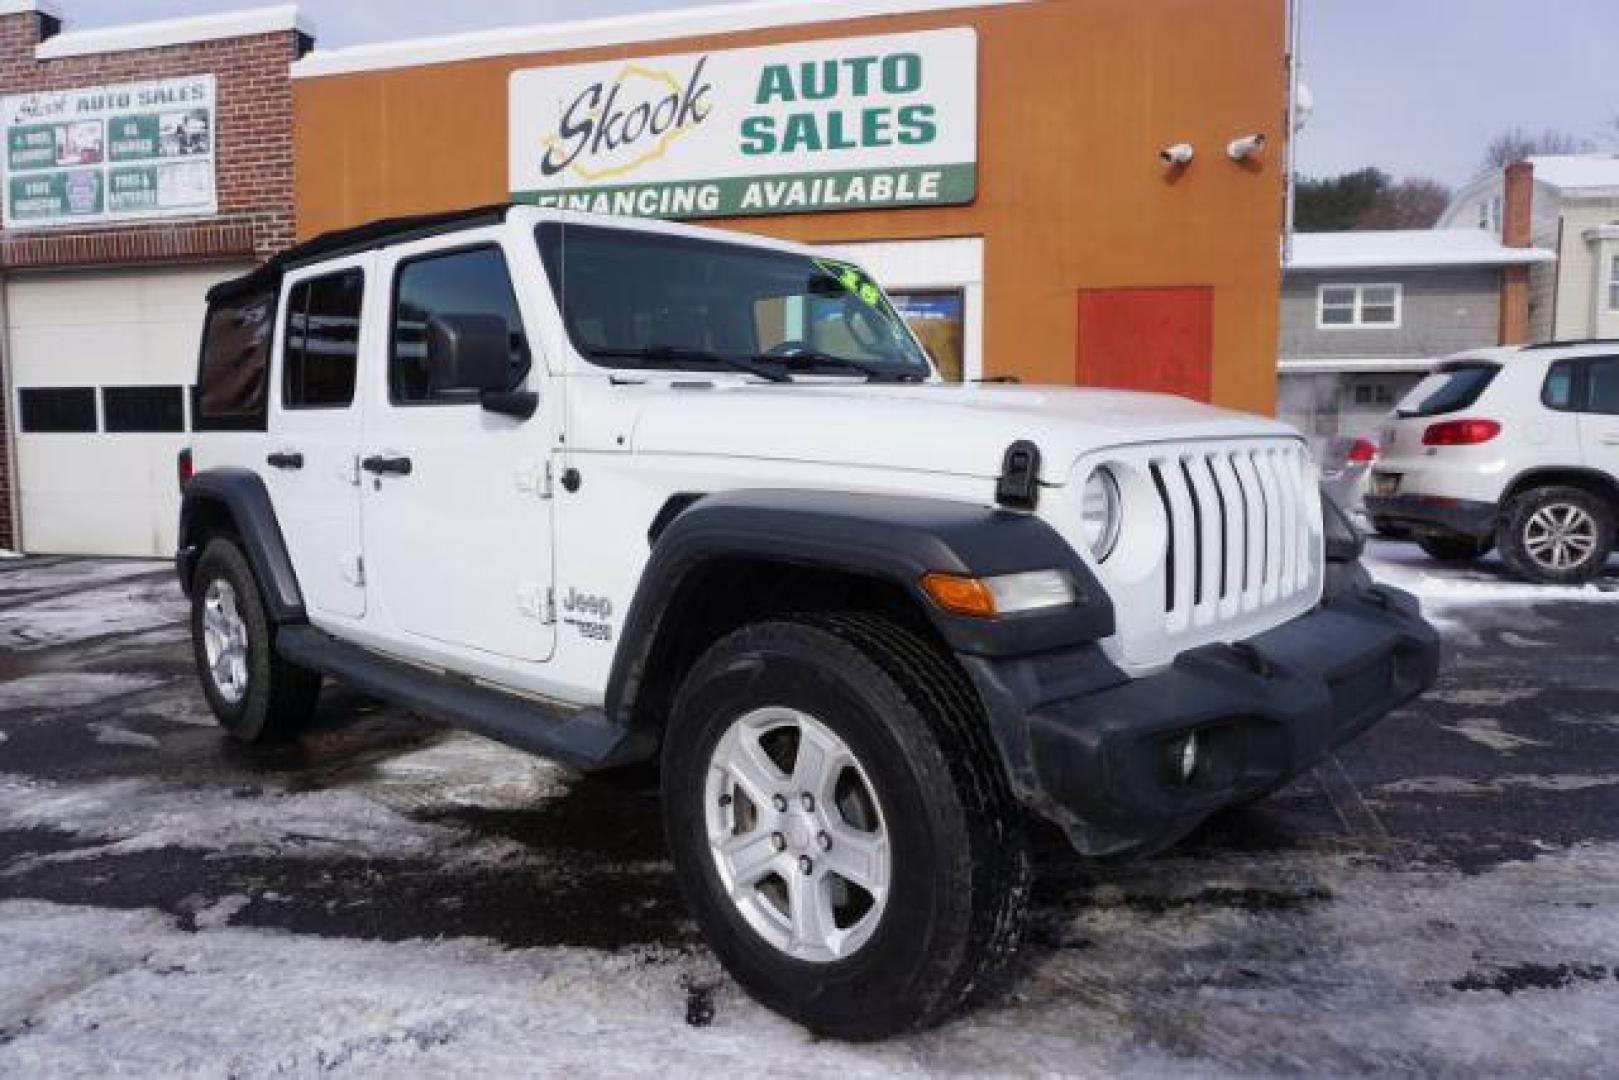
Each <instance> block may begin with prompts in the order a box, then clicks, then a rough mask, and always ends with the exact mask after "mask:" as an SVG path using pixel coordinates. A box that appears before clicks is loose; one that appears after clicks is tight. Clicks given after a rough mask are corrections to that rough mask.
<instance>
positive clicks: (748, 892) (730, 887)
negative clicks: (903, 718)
mask: <svg viewBox="0 0 1619 1080" xmlns="http://www.w3.org/2000/svg"><path fill="white" fill-rule="evenodd" d="M704 798H705V804H706V807H707V810H706V818H707V822H706V824H707V828H708V843H709V848H710V850H711V852H712V854H713V858H714V867H715V870H716V871H717V872H718V873H719V877H720V880H721V882H722V884H723V886H724V888H725V891H726V893H727V894H728V895H729V897H730V899H731V902H732V903H733V904H735V905H736V909H737V912H738V913H739V914H740V915H741V916H742V917H743V919H744V920H745V921H746V922H747V923H748V925H749V926H751V927H752V928H753V929H754V931H756V932H757V933H758V934H759V936H760V937H762V938H763V939H764V940H765V941H767V942H768V943H770V944H771V945H772V946H774V947H775V948H777V949H779V950H780V951H781V952H783V953H786V954H787V955H788V956H791V957H793V958H794V959H796V960H806V961H812V962H817V963H826V962H830V961H834V960H840V959H843V958H845V957H847V956H849V955H851V954H853V953H854V952H856V951H857V950H859V948H860V947H861V946H862V945H864V944H865V943H866V942H867V941H869V940H870V939H871V935H872V934H873V933H874V932H875V930H876V928H877V925H878V923H879V922H880V921H881V919H882V914H883V909H884V907H885V906H886V904H887V901H888V894H889V885H890V877H891V871H892V853H891V851H890V845H889V834H888V829H887V826H886V824H885V823H884V820H883V814H882V808H881V806H880V805H879V803H878V799H877V794H876V791H875V789H874V788H873V787H872V784H871V781H870V779H869V778H868V777H867V775H866V772H865V770H864V769H863V768H861V765H860V762H859V761H858V760H857V759H856V758H855V755H854V752H853V751H852V750H851V749H850V748H849V745H848V743H846V742H845V741H844V740H843V739H842V738H841V737H839V736H838V735H837V734H836V733H835V732H834V731H832V729H831V728H829V727H827V726H826V725H825V724H823V723H821V722H820V721H819V720H817V719H815V718H814V717H812V716H810V715H808V714H807V713H803V712H800V711H798V710H796V709H788V708H775V707H772V708H764V709H756V710H754V711H753V712H750V713H748V714H746V715H744V716H742V717H740V718H738V719H737V720H735V721H734V722H733V723H732V724H731V726H730V727H729V728H728V729H727V730H726V731H725V733H724V734H723V735H722V736H721V737H720V739H719V742H718V743H717V744H716V745H715V747H714V752H713V755H712V756H711V758H710V759H709V766H708V773H707V777H706V786H705V790H704Z"/></svg>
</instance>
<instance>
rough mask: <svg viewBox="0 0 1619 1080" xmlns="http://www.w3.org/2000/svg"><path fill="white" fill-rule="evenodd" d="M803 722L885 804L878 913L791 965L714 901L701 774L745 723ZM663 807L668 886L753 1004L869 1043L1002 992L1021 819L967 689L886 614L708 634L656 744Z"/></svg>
mask: <svg viewBox="0 0 1619 1080" xmlns="http://www.w3.org/2000/svg"><path fill="white" fill-rule="evenodd" d="M769 706H783V707H787V708H792V709H796V710H802V711H803V712H805V713H808V714H811V715H813V716H815V717H816V718H817V719H818V720H819V721H820V722H821V723H823V724H825V725H826V726H828V727H830V728H832V729H833V731H834V732H835V733H836V734H837V735H838V736H839V737H840V738H842V739H843V740H844V741H845V742H846V743H847V744H848V745H849V747H850V748H851V750H852V751H853V752H854V754H855V756H856V758H857V759H858V760H859V762H860V767H861V768H862V769H863V770H865V772H866V774H867V775H868V776H869V778H870V780H871V782H872V787H873V788H874V790H875V791H876V793H877V797H878V799H879V801H880V802H881V804H882V806H883V815H884V818H885V821H886V825H887V829H888V832H889V834H890V838H891V844H890V848H891V852H892V860H893V872H892V875H891V885H890V892H889V896H888V900H887V907H886V908H885V909H884V911H883V914H882V916H881V919H880V921H879V922H878V923H877V926H876V929H875V930H874V931H873V933H872V935H871V937H870V938H869V939H868V940H867V941H866V942H865V944H864V945H862V946H861V947H859V948H858V949H857V950H856V951H855V952H854V953H853V954H852V955H849V956H846V957H843V958H841V959H837V960H831V961H825V962H808V961H804V960H799V959H796V958H794V957H792V956H790V955H788V954H787V953H786V952H783V951H781V950H779V949H777V948H776V947H775V946H773V945H771V944H770V943H769V942H767V941H766V940H765V939H764V938H763V937H762V936H760V935H759V934H758V933H757V932H755V931H754V930H753V929H752V928H751V927H750V926H749V925H748V924H747V922H746V921H745V920H744V919H743V917H742V916H741V915H740V914H739V912H738V908H737V905H736V904H734V903H733V902H732V901H731V899H730V898H729V896H728V895H727V894H726V892H725V890H724V888H723V887H722V885H721V882H720V878H719V875H718V873H717V871H716V868H715V860H714V858H713V855H712V852H711V850H710V847H709V842H708V838H707V835H706V826H705V806H704V802H703V800H704V798H705V774H706V771H707V766H708V763H709V761H710V758H711V756H712V754H713V751H714V748H715V746H716V745H717V743H718V741H719V739H720V738H721V736H722V735H723V734H724V732H725V731H726V730H727V728H728V727H729V726H730V725H731V724H732V723H733V722H734V721H735V720H736V719H737V718H738V717H740V716H742V715H744V714H746V713H748V712H750V711H751V710H755V709H759V708H761V707H769ZM663 779H664V817H665V827H666V829H667V832H668V839H669V847H670V850H671V852H672V854H673V858H674V863H675V869H676V873H677V876H678V878H679V881H680V885H681V889H682V891H683V892H684V893H685V895H686V899H687V902H688V903H689V905H690V907H691V909H692V911H693V913H694V915H695V917H696V919H697V922H698V924H699V925H700V927H701V928H702V930H703V932H704V934H705V936H706V938H707V940H708V942H709V943H710V944H711V946H712V947H713V948H714V951H715V952H716V953H718V954H719V957H720V959H721V961H722V962H723V963H724V964H725V966H726V968H727V969H728V970H729V971H730V972H731V974H732V975H733V976H734V977H735V978H736V979H737V981H738V982H739V983H740V984H741V985H742V986H743V988H744V989H746V990H747V991H748V992H749V993H750V994H751V995H752V996H753V997H755V998H756V999H757V1000H759V1001H760V1002H762V1003H763V1004H765V1005H766V1006H768V1007H770V1008H772V1009H774V1010H776V1011H777V1012H780V1013H782V1014H784V1015H786V1016H788V1017H790V1018H792V1019H794V1020H796V1021H798V1022H799V1023H801V1024H803V1025H804V1026H806V1027H808V1028H810V1029H811V1030H813V1031H816V1032H818V1033H820V1034H823V1035H829V1036H833V1037H836V1038H842V1039H849V1040H868V1039H879V1038H884V1037H887V1036H890V1035H894V1034H898V1033H901V1032H905V1031H911V1030H916V1029H919V1028H924V1027H928V1026H930V1025H933V1024H936V1023H938V1022H940V1021H942V1020H944V1019H945V1018H947V1017H948V1016H950V1015H951V1014H952V1013H953V1012H954V1011H956V1010H957V1009H959V1008H961V1007H962V1006H963V1005H964V1004H966V1003H968V1002H969V1001H973V1000H977V999H979V998H981V997H983V996H984V995H986V994H987V993H989V992H991V991H993V990H994V989H996V988H998V986H999V984H1000V976H1002V974H1003V973H1004V972H1005V969H1006V967H1007V965H1008V964H1009V962H1010V960H1011V959H1012V957H1013V956H1014V954H1015V953H1016V951H1017V948H1018V945H1019V942H1020V941H1021V937H1022V933H1023V928H1024V921H1025V908H1026V905H1027V901H1028V895H1029V882H1030V863H1029V854H1028V845H1027V841H1026V838H1025V835H1024V830H1023V827H1022V824H1023V823H1022V814H1021V811H1020V809H1019V807H1018V806H1017V804H1016V801H1015V800H1014V798H1013V797H1012V794H1011V792H1010V790H1009V788H1008V786H1007V783H1006V778H1005V774H1004V772H1003V769H1002V766H1001V763H1000V760H999V758H998V756H997V752H996V750H995V747H994V745H993V743H992V741H991V737H990V734H989V731H988V728H987V724H986V721H985V718H984V716H983V714H982V709H981V707H980V706H979V704H978V701H977V697H976V695H975V694H974V692H973V689H972V686H971V684H970V683H969V682H968V681H967V679H966V677H965V676H964V675H963V673H962V672H961V671H960V669H959V668H957V667H956V666H955V665H954V664H952V663H951V662H949V660H948V659H947V658H946V657H945V656H943V655H941V653H940V651H939V650H938V649H937V648H936V647H935V646H933V645H932V644H930V643H929V642H927V641H926V640H924V639H923V638H921V637H920V636H918V635H917V634H915V633H912V632H911V631H909V630H907V629H904V628H902V627H900V626H899V625H897V624H895V623H893V622H892V621H890V620H887V619H883V618H878V617H873V616H866V615H854V614H850V615H822V614H816V615H804V616H793V617H790V618H786V619H783V620H781V621H772V622H765V623H758V624H754V625H751V626H746V627H743V628H742V629H740V630H737V631H735V632H733V633H732V634H730V635H728V636H727V637H725V638H723V639H721V640H720V641H719V642H717V643H716V644H715V645H713V646H712V647H711V648H710V649H709V650H708V651H707V652H706V653H705V654H704V655H703V656H702V657H701V658H700V659H699V660H698V661H697V663H696V664H695V665H694V666H693V668H692V670H691V672H690V674H689V675H688V677H687V678H686V679H685V681H684V683H683V685H682V688H681V690H680V692H679V694H678V695H677V698H676V701H675V704H674V708H673V711H672V716H671V719H670V723H669V728H668V732H667V737H666V739H665V741H664V748H663Z"/></svg>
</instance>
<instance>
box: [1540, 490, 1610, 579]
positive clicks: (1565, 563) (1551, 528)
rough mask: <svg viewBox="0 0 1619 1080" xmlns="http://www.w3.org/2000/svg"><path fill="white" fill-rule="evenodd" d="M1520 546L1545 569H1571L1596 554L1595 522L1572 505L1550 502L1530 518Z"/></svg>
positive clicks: (1582, 508)
mask: <svg viewBox="0 0 1619 1080" xmlns="http://www.w3.org/2000/svg"><path fill="white" fill-rule="evenodd" d="M1523 546H1524V550H1526V551H1527V552H1528V553H1529V557H1530V558H1531V559H1533V560H1535V563H1536V564H1537V565H1539V566H1541V567H1542V568H1544V569H1547V570H1571V569H1574V568H1575V567H1578V566H1582V565H1584V564H1585V563H1586V561H1588V560H1589V559H1590V558H1591V557H1592V555H1594V554H1595V553H1596V547H1597V523H1596V519H1595V518H1593V517H1592V516H1591V514H1590V512H1589V511H1587V510H1586V509H1585V508H1584V507H1581V506H1576V505H1574V504H1573V503H1549V504H1548V505H1546V506H1542V507H1541V508H1540V509H1538V510H1536V511H1535V512H1534V513H1533V514H1531V515H1530V516H1529V520H1528V522H1526V523H1525V525H1524V531H1523Z"/></svg>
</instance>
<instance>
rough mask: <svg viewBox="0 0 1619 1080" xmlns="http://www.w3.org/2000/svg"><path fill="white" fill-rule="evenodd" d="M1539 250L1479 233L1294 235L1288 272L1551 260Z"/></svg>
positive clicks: (1421, 231) (1430, 231)
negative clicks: (1507, 243)
mask: <svg viewBox="0 0 1619 1080" xmlns="http://www.w3.org/2000/svg"><path fill="white" fill-rule="evenodd" d="M1556 258H1557V256H1556V255H1555V254H1554V253H1553V252H1550V251H1547V250H1545V249H1544V248H1520V247H1507V246H1506V245H1505V244H1503V243H1501V241H1500V240H1499V239H1498V238H1497V237H1496V236H1495V234H1494V233H1492V232H1488V231H1486V230H1484V229H1388V230H1364V231H1358V232H1322V233H1295V234H1294V235H1293V258H1292V259H1291V261H1289V262H1288V264H1287V269H1289V270H1387V269H1399V268H1406V269H1422V268H1431V269H1440V268H1443V267H1447V266H1525V265H1528V264H1531V263H1541V262H1551V261H1553V260H1555V259H1556Z"/></svg>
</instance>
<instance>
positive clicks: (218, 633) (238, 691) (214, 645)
mask: <svg viewBox="0 0 1619 1080" xmlns="http://www.w3.org/2000/svg"><path fill="white" fill-rule="evenodd" d="M202 647H203V654H204V655H205V656H206V658H207V660H208V674H209V676H210V677H211V678H212V679H213V682H214V689H216V690H218V691H219V696H220V697H222V698H224V699H225V700H226V701H228V702H229V703H230V704H232V705H235V704H236V703H237V702H239V701H241V700H242V698H243V697H244V696H245V695H246V694H247V623H246V621H244V620H243V618H242V614H241V611H240V609H239V607H238V605H237V603H236V589H235V587H234V586H232V585H231V583H230V582H228V581H226V580H225V579H224V578H215V579H214V580H213V581H210V582H209V583H208V588H207V591H205V592H204V593H203V596H202Z"/></svg>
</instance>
